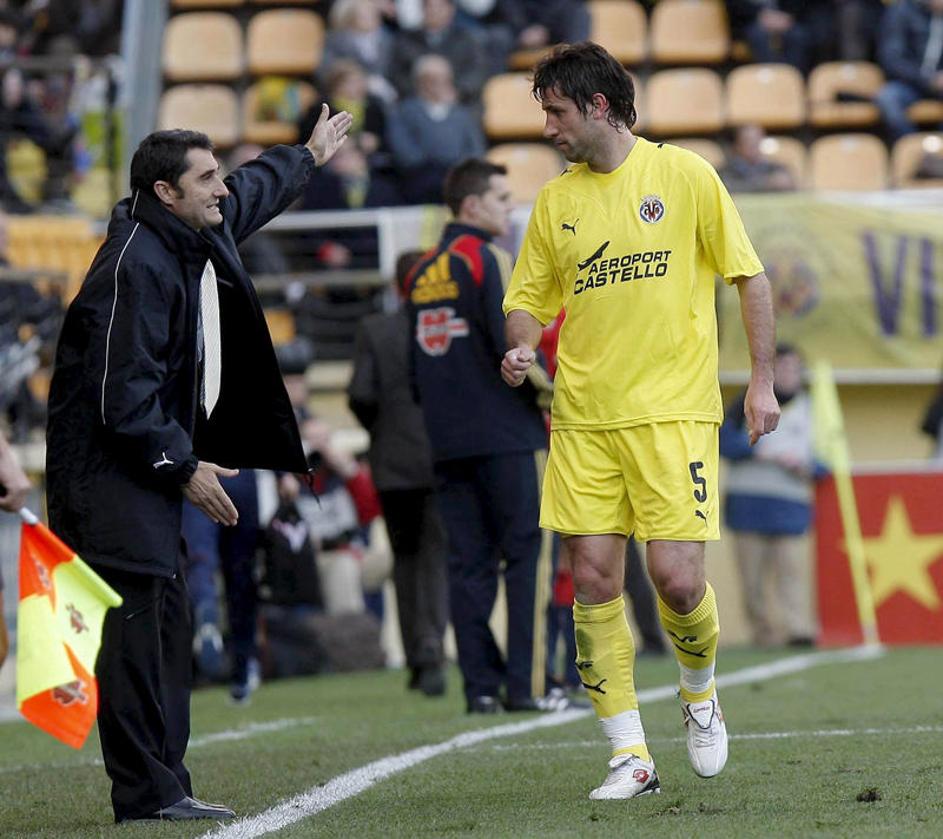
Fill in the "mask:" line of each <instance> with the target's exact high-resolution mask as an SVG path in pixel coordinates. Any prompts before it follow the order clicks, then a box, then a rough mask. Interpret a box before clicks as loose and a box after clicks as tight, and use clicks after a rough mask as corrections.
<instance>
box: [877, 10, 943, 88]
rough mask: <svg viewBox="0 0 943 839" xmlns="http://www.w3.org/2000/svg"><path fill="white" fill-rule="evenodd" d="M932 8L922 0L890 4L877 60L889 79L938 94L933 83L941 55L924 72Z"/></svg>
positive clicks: (882, 24) (883, 23)
mask: <svg viewBox="0 0 943 839" xmlns="http://www.w3.org/2000/svg"><path fill="white" fill-rule="evenodd" d="M930 20H931V17H930V10H929V9H928V8H927V5H926V3H925V2H921V0H900V2H898V3H895V4H894V5H893V6H888V7H887V10H886V11H885V12H884V17H883V19H882V20H881V30H880V34H879V35H878V61H879V62H880V64H881V67H882V68H883V70H884V72H885V73H886V74H887V77H888V78H889V79H894V80H896V81H900V82H906V83H907V84H909V85H912V86H913V87H915V88H916V89H917V90H918V91H920V92H921V93H922V94H924V95H926V96H929V97H933V98H936V97H938V96H939V94H938V93H936V92H935V91H934V89H933V87H932V85H931V81H932V80H933V75H934V74H935V73H936V72H938V71H939V70H940V69H941V67H943V60H940V59H939V58H938V59H937V61H936V64H935V66H933V67H931V68H930V69H929V72H928V73H925V72H924V67H923V63H924V55H925V53H926V51H927V45H928V42H929V40H930Z"/></svg>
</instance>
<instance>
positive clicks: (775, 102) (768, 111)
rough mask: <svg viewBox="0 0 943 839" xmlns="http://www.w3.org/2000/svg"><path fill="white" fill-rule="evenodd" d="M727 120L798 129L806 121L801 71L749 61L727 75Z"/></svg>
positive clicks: (739, 123) (786, 65) (740, 123)
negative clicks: (749, 62) (750, 62)
mask: <svg viewBox="0 0 943 839" xmlns="http://www.w3.org/2000/svg"><path fill="white" fill-rule="evenodd" d="M727 121H728V122H729V123H730V125H748V124H750V123H755V124H757V125H762V126H763V127H764V128H775V129H783V128H797V127H798V126H800V125H802V124H803V122H804V121H805V85H804V83H803V80H802V74H801V73H800V72H799V71H798V70H797V69H796V68H795V67H792V66H791V65H789V64H748V65H746V66H745V67H736V68H734V69H733V70H731V71H730V74H729V75H728V76H727Z"/></svg>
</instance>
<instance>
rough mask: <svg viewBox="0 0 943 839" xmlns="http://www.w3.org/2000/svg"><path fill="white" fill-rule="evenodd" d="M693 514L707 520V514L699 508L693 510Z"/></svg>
mask: <svg viewBox="0 0 943 839" xmlns="http://www.w3.org/2000/svg"><path fill="white" fill-rule="evenodd" d="M694 515H696V516H697V517H698V518H702V519H704V521H707V516H705V515H704V514H703V513H702V512H701V511H700V510H695V511H694Z"/></svg>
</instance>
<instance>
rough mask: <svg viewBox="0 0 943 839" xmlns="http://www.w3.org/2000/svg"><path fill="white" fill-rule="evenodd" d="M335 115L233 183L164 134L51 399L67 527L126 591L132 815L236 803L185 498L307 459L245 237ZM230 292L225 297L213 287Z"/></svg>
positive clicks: (113, 652)
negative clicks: (227, 793) (210, 799)
mask: <svg viewBox="0 0 943 839" xmlns="http://www.w3.org/2000/svg"><path fill="white" fill-rule="evenodd" d="M349 124H350V117H349V115H348V114H346V113H344V112H342V113H340V114H337V115H335V116H334V117H332V118H331V119H328V118H327V113H326V110H325V111H324V113H323V114H322V119H321V120H320V122H319V123H318V125H317V126H316V127H315V129H314V132H313V133H312V135H311V138H310V139H309V140H308V143H307V145H306V146H294V147H289V146H276V147H275V148H273V149H271V150H269V151H268V152H266V153H265V154H263V155H262V156H261V157H259V158H258V159H256V160H254V161H251V162H250V163H248V164H246V165H245V166H243V167H240V168H239V169H236V170H235V171H234V172H233V173H232V174H231V175H230V176H229V177H228V178H227V179H226V181H225V182H223V181H222V180H220V177H219V173H218V169H219V166H218V164H217V163H216V160H215V158H214V157H213V153H212V145H211V143H210V141H209V140H208V139H207V138H206V136H205V135H202V134H199V133H196V132H191V131H179V130H174V131H161V132H156V133H155V134H152V135H150V136H149V137H147V138H145V139H144V141H143V142H142V143H141V145H140V146H139V148H138V150H137V152H136V153H135V156H134V159H133V160H132V163H131V187H132V194H131V197H130V198H128V199H125V200H123V201H121V202H119V203H118V205H117V206H116V207H115V209H114V212H113V214H112V218H111V223H110V225H109V228H108V237H107V239H106V241H105V243H104V244H103V245H102V247H101V249H100V250H99V252H98V254H97V255H96V257H95V260H94V262H93V263H92V266H91V268H90V269H89V272H88V275H87V276H86V278H85V282H84V283H83V285H82V289H81V290H80V292H79V293H78V295H77V296H76V298H75V300H74V301H73V303H72V305H71V306H70V307H69V311H68V314H67V315H66V320H65V324H64V326H63V329H62V334H61V336H60V339H59V346H58V349H57V352H56V361H55V370H54V374H53V379H52V385H51V389H50V394H49V427H48V434H47V454H46V471H47V481H48V484H47V486H48V506H49V521H50V525H51V527H52V529H53V530H54V531H55V532H56V533H57V534H58V535H59V536H60V537H61V538H62V539H63V540H64V541H65V542H66V543H67V544H69V545H70V546H71V547H72V548H74V549H75V550H76V552H77V553H78V554H79V555H80V556H81V557H82V558H83V559H84V560H85V561H86V562H88V563H90V564H91V565H92V566H93V567H94V568H95V570H96V571H97V572H98V573H99V574H100V575H101V576H102V577H103V578H104V579H105V580H106V582H108V583H109V584H110V585H111V586H112V587H113V588H114V589H115V590H116V591H117V592H118V593H119V594H120V595H121V596H122V598H123V600H124V602H123V604H122V606H121V607H119V608H117V609H112V610H110V611H109V612H108V614H107V616H106V618H105V624H104V627H103V630H102V646H101V650H100V653H99V657H98V662H97V664H96V677H97V679H98V685H99V695H100V704H99V715H98V725H99V734H100V737H101V744H102V754H103V757H104V761H105V768H106V770H107V772H108V775H109V777H110V778H111V781H112V805H113V807H114V812H115V818H116V820H117V821H126V820H134V819H149V818H151V819H154V818H160V819H193V818H214V819H218V818H226V817H228V816H232V811H231V810H228V808H225V807H221V806H218V805H207V804H205V803H203V802H200V801H198V800H196V799H194V798H193V797H192V788H191V784H190V776H189V773H188V772H187V770H186V768H185V767H184V765H183V758H184V753H185V751H186V747H187V741H188V739H189V733H190V669H191V662H190V643H191V639H192V630H191V620H190V616H189V609H188V604H187V592H186V584H185V582H184V575H183V573H182V572H181V560H182V556H183V552H184V551H185V546H184V545H183V543H182V540H181V534H180V518H181V505H182V501H183V498H184V496H186V498H187V499H188V500H189V501H191V502H192V503H193V504H194V505H195V506H197V507H198V508H199V509H201V510H202V511H203V512H205V513H206V514H207V515H208V516H209V517H210V518H211V519H213V520H214V521H217V522H219V523H221V524H228V525H232V524H235V522H236V511H235V507H234V506H233V504H232V501H231V500H230V499H229V497H228V496H227V495H226V493H225V492H224V491H223V489H222V488H221V486H220V483H219V479H218V476H221V475H222V476H226V475H234V474H235V471H234V469H233V468H229V467H246V468H254V467H258V468H268V469H281V470H286V471H294V472H304V471H306V470H307V464H306V462H305V458H304V454H303V452H302V448H301V441H300V436H299V433H298V428H297V425H296V424H295V420H294V414H293V412H292V408H291V405H290V403H289V401H288V396H287V394H286V393H285V388H284V385H283V384H282V379H281V376H280V375H279V372H278V365H277V363H276V360H275V353H274V350H273V348H272V342H271V338H270V337H269V334H268V330H267V328H266V324H265V320H264V317H263V314H262V309H261V306H260V305H259V301H258V299H257V297H256V295H255V292H254V290H253V287H252V283H251V281H250V279H249V276H248V275H247V274H246V272H245V269H244V268H243V267H242V263H241V261H240V259H239V255H238V253H237V251H236V246H237V244H238V243H239V242H240V241H242V240H243V239H245V238H246V237H247V236H249V235H250V234H251V233H252V232H253V231H254V230H257V229H258V228H259V227H261V226H262V225H263V224H265V223H266V222H267V221H268V220H269V219H271V218H272V217H273V216H275V215H277V214H278V213H280V212H281V211H282V210H283V209H285V207H287V206H288V204H289V203H290V202H291V201H292V200H293V199H294V198H295V197H297V195H298V194H299V193H300V192H301V190H302V189H303V187H304V185H305V183H306V181H307V179H308V177H309V175H310V174H311V172H312V171H313V170H314V168H315V165H320V164H322V163H324V162H325V161H326V160H327V159H329V158H330V157H331V155H332V154H333V153H334V151H335V149H336V148H337V146H338V145H339V144H340V143H341V142H343V138H344V136H345V135H346V132H347V129H348V128H349ZM209 301H212V302H209Z"/></svg>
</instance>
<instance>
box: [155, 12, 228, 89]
mask: <svg viewBox="0 0 943 839" xmlns="http://www.w3.org/2000/svg"><path fill="white" fill-rule="evenodd" d="M242 56H243V46H242V29H241V28H240V26H239V21H237V20H236V18H235V17H233V16H232V15H231V14H228V13H227V12H188V13H186V14H181V15H175V16H174V17H172V18H171V19H170V20H169V21H168V22H167V27H166V28H165V29H164V51H163V67H164V76H166V78H167V79H168V80H170V81H173V82H202V81H223V80H229V79H237V78H239V76H241V75H242V70H243V59H242Z"/></svg>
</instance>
